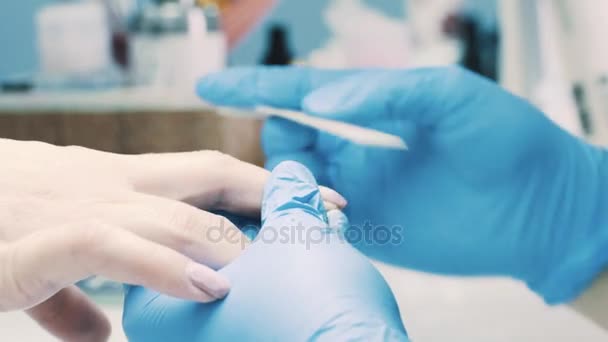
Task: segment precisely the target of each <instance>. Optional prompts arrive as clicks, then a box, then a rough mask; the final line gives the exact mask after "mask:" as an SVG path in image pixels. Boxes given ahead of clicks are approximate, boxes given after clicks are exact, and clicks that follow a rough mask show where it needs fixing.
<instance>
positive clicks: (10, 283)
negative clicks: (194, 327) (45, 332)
mask: <svg viewBox="0 0 608 342" xmlns="http://www.w3.org/2000/svg"><path fill="white" fill-rule="evenodd" d="M0 270H3V274H2V277H0V293H2V294H3V296H2V301H1V302H0V310H13V309H20V308H24V307H30V306H33V305H36V304H39V303H41V302H42V301H44V300H46V299H48V298H49V297H50V296H52V295H53V294H55V293H57V292H58V291H59V290H61V289H62V288H64V287H66V286H68V285H71V284H73V283H75V282H76V281H78V280H81V279H84V278H87V277H89V276H92V275H101V276H104V277H106V278H109V279H112V280H115V281H118V282H123V283H130V284H138V285H144V286H147V287H150V288H152V289H154V290H156V291H159V292H163V293H166V294H169V295H172V296H175V297H180V298H184V299H189V300H194V301H201V302H209V301H213V300H215V299H218V298H222V297H224V296H225V295H226V294H227V292H228V290H229V287H230V284H229V283H228V280H227V279H226V278H224V277H223V276H221V275H220V274H218V273H217V272H215V271H213V270H211V269H210V268H209V267H207V266H204V265H201V264H198V263H196V262H194V261H192V260H191V259H190V258H187V257H186V256H184V255H182V254H180V253H178V252H176V251H174V250H172V249H170V248H168V247H165V246H162V245H159V244H156V243H154V242H151V241H149V240H146V239H143V238H141V237H139V236H137V235H135V234H133V233H131V232H129V231H126V230H124V229H121V228H116V227H112V226H107V225H105V224H100V223H96V222H89V223H82V224H79V225H77V226H73V227H63V228H57V229H47V230H42V231H39V232H37V233H34V234H31V235H28V236H26V237H24V238H23V239H21V240H18V241H15V242H13V243H10V244H8V245H6V246H2V248H1V249H0Z"/></svg>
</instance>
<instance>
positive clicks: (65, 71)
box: [36, 1, 121, 88]
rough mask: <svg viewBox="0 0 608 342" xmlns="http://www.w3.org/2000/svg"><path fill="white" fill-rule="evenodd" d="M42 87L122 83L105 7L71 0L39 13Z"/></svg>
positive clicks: (102, 85) (37, 21)
mask: <svg viewBox="0 0 608 342" xmlns="http://www.w3.org/2000/svg"><path fill="white" fill-rule="evenodd" d="M36 26H37V31H38V51H39V56H40V68H41V70H40V71H41V73H40V77H39V78H38V81H37V83H38V84H37V85H38V86H42V87H52V88H63V87H86V88H91V87H106V86H111V85H116V84H118V83H120V80H121V77H120V73H119V72H118V70H117V69H116V66H115V65H114V63H113V61H112V52H111V44H110V41H111V33H110V28H109V24H108V17H107V12H106V9H105V7H104V6H103V5H102V4H101V3H100V2H98V1H71V2H67V3H60V4H53V5H48V6H45V7H43V8H42V9H41V10H40V12H38V14H37V17H36Z"/></svg>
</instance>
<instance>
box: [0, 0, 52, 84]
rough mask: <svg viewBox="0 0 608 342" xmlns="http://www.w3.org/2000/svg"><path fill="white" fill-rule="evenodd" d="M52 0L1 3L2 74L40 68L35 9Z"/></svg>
mask: <svg viewBox="0 0 608 342" xmlns="http://www.w3.org/2000/svg"><path fill="white" fill-rule="evenodd" d="M51 2H53V1H52V0H3V1H2V4H0V77H3V76H6V75H10V74H14V73H20V72H31V71H33V70H35V69H36V68H37V57H36V55H37V52H36V42H35V36H36V35H35V33H34V32H35V28H34V13H36V10H37V9H38V8H40V6H42V5H44V4H48V3H51Z"/></svg>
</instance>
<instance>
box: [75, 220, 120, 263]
mask: <svg viewBox="0 0 608 342" xmlns="http://www.w3.org/2000/svg"><path fill="white" fill-rule="evenodd" d="M69 230H70V232H68V233H69V234H70V236H71V239H69V243H68V249H69V251H70V254H71V255H72V256H74V257H76V258H78V257H82V256H91V255H96V254H98V253H99V251H100V250H101V248H102V247H103V246H105V245H106V244H107V243H108V242H109V241H111V236H112V235H113V234H114V232H115V228H113V227H110V226H108V225H106V224H103V223H101V222H99V221H95V220H92V221H89V220H87V221H83V222H80V223H78V224H74V225H73V226H72V227H69Z"/></svg>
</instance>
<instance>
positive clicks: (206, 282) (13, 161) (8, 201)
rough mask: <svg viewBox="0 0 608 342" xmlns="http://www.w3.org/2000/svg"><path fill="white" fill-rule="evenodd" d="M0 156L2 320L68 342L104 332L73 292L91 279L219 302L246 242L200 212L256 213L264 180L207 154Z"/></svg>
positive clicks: (20, 150) (330, 194)
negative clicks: (31, 322)
mask: <svg viewBox="0 0 608 342" xmlns="http://www.w3.org/2000/svg"><path fill="white" fill-rule="evenodd" d="M0 158H1V160H3V161H4V162H3V165H2V167H0V311H7V310H17V309H26V312H27V313H28V314H29V315H30V316H31V317H32V318H34V319H35V320H36V321H37V322H38V323H39V324H41V325H42V326H43V327H45V328H46V329H47V330H49V331H50V332H51V333H53V334H54V335H56V336H57V337H59V338H61V339H62V340H69V341H87V340H92V341H99V340H104V339H105V338H107V336H108V335H109V333H110V326H109V323H108V320H107V319H106V318H105V316H104V315H103V313H102V312H101V311H100V310H99V309H98V308H96V307H95V305H93V304H92V302H91V301H89V300H88V299H87V297H86V296H85V295H84V294H83V293H81V292H80V291H79V290H78V289H77V288H76V287H75V286H73V285H72V284H74V283H75V282H76V281H79V280H82V279H84V278H87V277H89V276H92V275H101V276H104V277H106V278H109V279H112V280H115V281H119V282H124V283H129V284H138V285H145V286H147V287H150V288H152V289H155V290H156V291H159V292H163V293H166V294H169V295H172V296H175V297H179V298H185V299H189V300H193V301H198V302H209V301H213V300H216V299H218V298H222V297H224V296H225V295H226V293H227V292H228V290H229V287H230V283H229V281H228V280H227V278H226V277H225V276H223V275H221V274H218V273H217V272H216V271H215V269H218V268H220V267H223V266H225V265H226V264H227V263H229V262H230V261H232V260H233V259H235V258H236V257H237V256H238V255H239V254H240V253H241V250H242V248H243V247H244V246H245V245H247V244H248V243H249V242H248V241H249V240H248V239H247V238H246V237H244V236H243V235H242V234H241V232H240V231H239V229H238V228H236V227H235V226H234V225H233V224H232V223H231V222H230V221H229V220H227V219H225V218H224V217H222V216H219V215H215V214H212V213H210V212H207V211H204V210H200V209H198V208H204V209H206V210H224V211H227V212H233V213H239V214H243V215H250V216H254V217H255V216H258V215H259V210H260V206H261V198H262V193H263V187H264V184H265V182H266V180H267V178H268V176H269V172H267V171H266V170H264V169H262V168H259V167H256V166H253V165H250V164H247V163H244V162H241V161H238V160H236V159H234V158H232V157H229V156H227V155H223V154H221V153H219V152H214V151H200V152H190V153H174V154H149V155H118V154H111V153H105V152H100V151H94V150H89V149H85V148H80V147H57V146H53V145H49V144H45V143H40V142H20V141H12V140H4V139H3V140H0ZM324 196H325V198H326V199H327V200H329V201H330V202H334V203H342V202H341V201H343V199H341V197H340V196H339V195H338V194H337V193H335V192H334V191H332V190H329V189H324ZM336 198H337V199H336Z"/></svg>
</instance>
